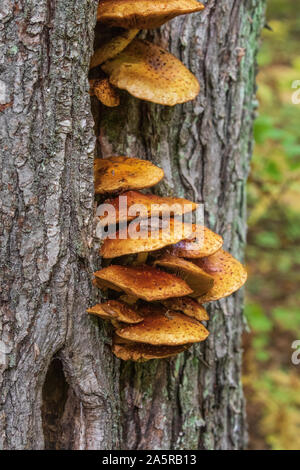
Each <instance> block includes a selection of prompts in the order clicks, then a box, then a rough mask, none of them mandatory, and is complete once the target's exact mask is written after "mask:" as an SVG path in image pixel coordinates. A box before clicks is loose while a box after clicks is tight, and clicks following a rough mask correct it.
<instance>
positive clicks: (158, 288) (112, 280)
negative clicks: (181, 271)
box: [95, 265, 192, 302]
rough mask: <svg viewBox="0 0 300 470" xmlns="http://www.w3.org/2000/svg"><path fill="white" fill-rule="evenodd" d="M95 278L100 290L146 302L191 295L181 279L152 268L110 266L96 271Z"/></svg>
mask: <svg viewBox="0 0 300 470" xmlns="http://www.w3.org/2000/svg"><path fill="white" fill-rule="evenodd" d="M95 276H96V279H97V285H98V286H100V287H101V288H104V289H105V288H109V289H113V290H116V291H124V292H126V294H129V295H133V296H135V297H138V298H139V299H143V300H146V301H148V302H151V301H154V300H163V299H168V298H170V297H182V296H185V295H189V294H191V293H192V291H191V289H190V288H189V286H188V285H187V284H186V283H185V282H184V281H183V280H182V279H180V278H177V277H176V276H173V275H172V274H169V273H165V272H163V271H159V270H158V269H155V268H153V267H152V266H117V265H111V266H108V267H107V268H104V269H101V270H100V271H97V272H96V273H95Z"/></svg>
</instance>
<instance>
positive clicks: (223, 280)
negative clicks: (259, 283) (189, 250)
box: [193, 250, 247, 304]
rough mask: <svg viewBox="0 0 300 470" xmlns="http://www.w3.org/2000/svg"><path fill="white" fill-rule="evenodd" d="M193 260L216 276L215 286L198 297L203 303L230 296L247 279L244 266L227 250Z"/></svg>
mask: <svg viewBox="0 0 300 470" xmlns="http://www.w3.org/2000/svg"><path fill="white" fill-rule="evenodd" d="M193 261H194V263H197V266H199V267H201V268H202V269H203V270H204V271H205V272H207V273H208V274H210V275H211V276H212V277H213V278H214V285H213V287H212V288H211V289H210V290H209V291H208V292H206V294H203V295H201V296H200V297H198V299H197V300H198V302H199V303H201V304H202V303H204V302H210V301H212V300H219V299H222V298H223V297H228V296H229V295H231V294H233V292H235V291H237V290H238V289H240V288H241V287H242V286H243V285H244V284H245V282H246V280H247V271H246V269H245V268H244V266H243V265H242V264H241V263H240V262H239V261H238V260H237V259H235V258H234V257H233V256H232V255H231V254H230V253H228V252H227V251H224V250H219V251H218V252H217V253H215V254H213V255H212V256H208V257H207V258H201V259H198V260H193Z"/></svg>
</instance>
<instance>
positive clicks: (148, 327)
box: [116, 305, 209, 346]
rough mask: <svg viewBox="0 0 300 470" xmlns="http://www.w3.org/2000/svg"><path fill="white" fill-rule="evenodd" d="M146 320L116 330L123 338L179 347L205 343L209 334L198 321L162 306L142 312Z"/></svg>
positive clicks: (142, 310) (148, 306) (148, 308)
mask: <svg viewBox="0 0 300 470" xmlns="http://www.w3.org/2000/svg"><path fill="white" fill-rule="evenodd" d="M140 313H141V314H142V315H143V316H144V320H143V321H142V322H141V323H139V324H137V325H131V326H126V327H124V328H120V329H118V330H116V334H117V335H118V336H120V337H121V338H124V339H128V340H130V341H134V342H137V343H146V344H152V345H155V346H162V345H164V346H179V345H183V344H190V343H198V342H200V341H204V340H205V339H206V338H207V336H208V335H209V332H208V331H207V329H206V328H205V327H204V326H203V325H202V324H201V323H200V322H198V321H196V320H194V319H192V318H190V317H187V316H186V315H183V314H181V313H178V312H174V311H167V309H165V308H164V307H162V306H158V307H157V306H151V305H147V306H145V307H144V308H143V309H141V310H140Z"/></svg>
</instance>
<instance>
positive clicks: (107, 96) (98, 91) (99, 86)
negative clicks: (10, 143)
mask: <svg viewBox="0 0 300 470" xmlns="http://www.w3.org/2000/svg"><path fill="white" fill-rule="evenodd" d="M89 82H90V95H91V96H96V97H97V98H98V100H99V101H101V103H102V104H104V105H105V106H108V107H109V108H114V107H116V106H119V104H120V95H119V93H118V90H117V89H116V88H115V87H113V86H112V85H111V84H110V82H109V80H108V78H105V77H104V78H99V79H92V80H90V81H89Z"/></svg>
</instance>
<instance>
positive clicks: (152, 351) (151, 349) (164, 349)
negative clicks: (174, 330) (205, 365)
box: [112, 336, 190, 362]
mask: <svg viewBox="0 0 300 470" xmlns="http://www.w3.org/2000/svg"><path fill="white" fill-rule="evenodd" d="M119 340H121V341H119ZM189 347H190V345H183V346H152V345H151V344H142V343H132V342H122V339H121V338H119V337H118V336H116V339H115V340H114V342H113V347H112V352H113V353H114V355H115V356H116V357H118V358H119V359H122V360H123V361H135V362H146V361H149V360H151V359H166V358H169V357H173V356H177V354H180V353H182V352H184V351H186V350H187V349H188V348H189Z"/></svg>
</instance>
